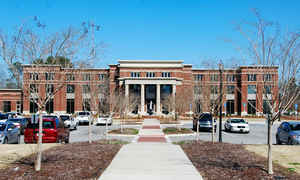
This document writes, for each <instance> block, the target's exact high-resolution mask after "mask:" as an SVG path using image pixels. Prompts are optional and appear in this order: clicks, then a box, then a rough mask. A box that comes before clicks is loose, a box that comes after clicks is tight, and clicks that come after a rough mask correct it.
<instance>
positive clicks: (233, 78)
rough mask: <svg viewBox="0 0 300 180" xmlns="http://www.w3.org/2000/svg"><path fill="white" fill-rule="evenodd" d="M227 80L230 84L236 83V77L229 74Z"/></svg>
mask: <svg viewBox="0 0 300 180" xmlns="http://www.w3.org/2000/svg"><path fill="white" fill-rule="evenodd" d="M226 80H227V81H228V82H234V81H235V75H234V74H228V75H227V76H226Z"/></svg>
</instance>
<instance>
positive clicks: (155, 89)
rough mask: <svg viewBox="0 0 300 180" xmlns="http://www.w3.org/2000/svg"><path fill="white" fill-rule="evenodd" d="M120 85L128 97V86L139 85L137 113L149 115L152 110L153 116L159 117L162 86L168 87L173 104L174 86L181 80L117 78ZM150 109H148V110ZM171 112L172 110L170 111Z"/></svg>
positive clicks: (180, 82)
mask: <svg viewBox="0 0 300 180" xmlns="http://www.w3.org/2000/svg"><path fill="white" fill-rule="evenodd" d="M119 80H120V85H122V84H123V85H125V96H126V97H128V96H129V91H130V90H129V85H140V90H141V92H140V97H141V99H140V105H139V107H140V108H139V113H140V114H141V115H147V114H149V112H150V110H152V111H153V112H154V113H155V115H160V114H161V113H162V105H161V98H162V97H161V96H162V95H163V93H162V92H161V88H162V86H165V85H170V86H171V87H172V88H171V93H172V96H171V97H172V98H173V101H172V102H175V95H176V86H177V85H181V84H182V79H180V78H175V77H174V78H172V77H168V78H163V77H151V78H146V77H126V78H119ZM149 108H150V109H149ZM172 111H173V110H172Z"/></svg>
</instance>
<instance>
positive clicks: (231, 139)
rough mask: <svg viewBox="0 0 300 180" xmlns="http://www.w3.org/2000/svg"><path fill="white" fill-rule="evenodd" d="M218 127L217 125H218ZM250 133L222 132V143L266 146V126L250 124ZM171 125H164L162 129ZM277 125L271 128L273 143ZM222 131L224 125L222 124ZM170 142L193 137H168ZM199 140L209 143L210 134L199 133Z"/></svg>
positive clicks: (189, 124)
mask: <svg viewBox="0 0 300 180" xmlns="http://www.w3.org/2000/svg"><path fill="white" fill-rule="evenodd" d="M218 125H219V123H218ZM249 125H250V133H249V134H244V133H230V132H224V131H222V139H223V142H228V143H233V144H266V143H267V125H266V124H264V122H250V123H249ZM167 126H171V125H164V127H167ZM192 126H193V125H192V122H185V123H184V125H183V127H185V128H192ZM278 126H279V124H278V123H276V124H274V125H273V127H272V138H273V140H272V141H273V143H275V142H276V140H275V133H276V131H277V127H278ZM223 130H224V124H223ZM218 137H219V128H217V133H216V136H215V139H216V140H218ZM169 138H170V140H171V141H173V142H178V141H183V140H193V139H195V136H180V137H169ZM199 139H200V140H204V141H211V132H202V131H201V132H200V136H199Z"/></svg>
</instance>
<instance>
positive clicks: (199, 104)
mask: <svg viewBox="0 0 300 180" xmlns="http://www.w3.org/2000/svg"><path fill="white" fill-rule="evenodd" d="M196 112H197V113H200V112H202V109H201V103H196Z"/></svg>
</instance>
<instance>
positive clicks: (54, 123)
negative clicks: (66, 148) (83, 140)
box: [24, 116, 70, 143]
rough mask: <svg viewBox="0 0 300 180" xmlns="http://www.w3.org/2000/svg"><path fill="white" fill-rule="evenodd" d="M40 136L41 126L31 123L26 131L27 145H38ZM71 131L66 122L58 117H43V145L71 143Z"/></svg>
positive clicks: (25, 139) (25, 140)
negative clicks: (65, 124)
mask: <svg viewBox="0 0 300 180" xmlns="http://www.w3.org/2000/svg"><path fill="white" fill-rule="evenodd" d="M38 134H39V124H33V123H31V122H29V123H28V124H27V127H26V128H25V131H24V142H25V143H36V142H37V140H38ZM69 138H70V131H69V129H68V128H66V127H65V126H64V122H63V121H62V120H60V119H58V118H57V117H55V116H53V117H49V116H48V117H43V132H42V142H43V143H61V142H65V143H69Z"/></svg>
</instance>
